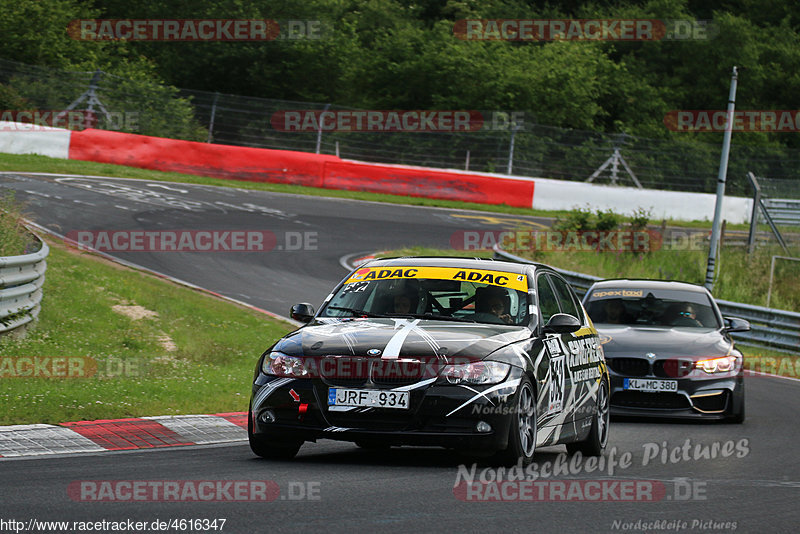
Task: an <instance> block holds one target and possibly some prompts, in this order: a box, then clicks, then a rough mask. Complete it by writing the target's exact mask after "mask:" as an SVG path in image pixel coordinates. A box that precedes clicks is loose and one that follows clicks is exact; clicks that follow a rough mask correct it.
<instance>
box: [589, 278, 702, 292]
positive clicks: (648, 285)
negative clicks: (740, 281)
mask: <svg viewBox="0 0 800 534" xmlns="http://www.w3.org/2000/svg"><path fill="white" fill-rule="evenodd" d="M600 287H614V288H620V289H626V288H635V289H672V290H680V291H694V292H696V293H708V291H707V290H706V288H704V287H703V286H699V285H696V284H689V283H687V282H675V281H669V280H648V279H628V278H620V279H615V280H601V281H600V282H595V283H594V285H592V289H595V288H600Z"/></svg>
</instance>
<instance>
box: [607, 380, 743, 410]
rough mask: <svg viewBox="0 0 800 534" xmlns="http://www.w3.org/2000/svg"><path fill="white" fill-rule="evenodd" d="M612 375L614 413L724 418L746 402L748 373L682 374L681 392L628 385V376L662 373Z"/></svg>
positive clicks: (679, 386)
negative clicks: (745, 381)
mask: <svg viewBox="0 0 800 534" xmlns="http://www.w3.org/2000/svg"><path fill="white" fill-rule="evenodd" d="M610 375H611V415H614V416H634V417H635V416H645V417H648V418H649V417H663V418H670V419H695V420H723V419H727V418H729V417H731V416H732V414H734V413H738V412H739V411H741V409H742V405H743V403H744V374H743V373H742V372H741V371H740V372H739V373H738V374H736V375H733V376H730V375H728V376H722V377H713V375H709V377H708V378H707V377H691V378H690V377H686V378H679V379H677V381H678V390H677V392H657V393H654V392H645V391H631V390H625V389H624V381H625V378H647V379H658V380H662V379H663V378H660V377H650V376H648V377H641V376H625V375H621V374H617V373H615V372H613V371H611V372H610Z"/></svg>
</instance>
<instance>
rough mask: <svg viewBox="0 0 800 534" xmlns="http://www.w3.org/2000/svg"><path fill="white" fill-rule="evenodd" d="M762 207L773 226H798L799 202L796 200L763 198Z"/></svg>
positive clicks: (799, 224) (799, 216)
mask: <svg viewBox="0 0 800 534" xmlns="http://www.w3.org/2000/svg"><path fill="white" fill-rule="evenodd" d="M764 207H765V208H767V211H769V214H770V216H771V217H772V220H773V221H775V224H783V225H787V226H788V225H792V226H800V200H798V199H796V198H765V199H764Z"/></svg>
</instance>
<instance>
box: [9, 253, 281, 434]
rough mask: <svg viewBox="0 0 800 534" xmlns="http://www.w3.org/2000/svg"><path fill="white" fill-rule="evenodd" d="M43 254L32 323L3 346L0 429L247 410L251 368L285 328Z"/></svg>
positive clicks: (106, 267)
mask: <svg viewBox="0 0 800 534" xmlns="http://www.w3.org/2000/svg"><path fill="white" fill-rule="evenodd" d="M48 244H49V245H50V247H51V252H50V256H49V257H48V260H47V262H48V268H47V281H46V283H45V286H44V300H43V303H42V311H41V314H40V318H39V321H38V324H37V325H36V326H35V328H33V329H31V330H30V331H29V332H28V333H27V335H26V336H25V337H24V338H22V339H17V338H14V337H11V336H5V337H0V381H1V382H2V384H3V388H2V390H0V405H2V406H3V410H2V412H0V425H9V424H24V423H59V422H65V421H76V420H94V419H109V418H123V417H137V416H146V415H176V414H197V413H218V412H231V411H245V410H247V404H248V400H249V394H250V383H251V379H252V376H253V369H254V366H255V363H256V359H257V358H258V356H259V355H260V354H261V353H262V352H263V351H264V350H265V349H266V348H267V347H269V345H271V344H272V343H273V342H274V341H275V340H277V339H278V338H279V337H281V336H282V335H284V334H285V333H286V332H287V331H289V330H291V329H292V326H291V325H289V324H287V323H283V322H281V321H277V320H273V319H271V318H268V317H266V316H264V315H263V314H260V313H258V312H255V311H253V310H249V309H246V308H243V307H240V306H236V305H234V304H231V303H228V302H224V301H221V300H219V299H216V298H213V297H211V296H209V295H206V294H204V293H201V292H197V291H194V290H191V289H188V288H185V287H183V286H179V285H177V284H173V283H171V282H168V281H165V280H162V279H159V278H156V277H153V276H150V275H148V274H145V273H142V272H139V271H135V270H131V269H128V268H125V267H121V266H119V265H117V264H114V263H111V262H107V261H105V260H101V259H98V258H97V257H94V256H91V255H88V254H85V253H82V252H78V251H76V250H74V249H69V248H67V247H65V246H63V245H62V244H60V243H58V242H53V241H52V240H48ZM115 307H117V308H116V310H115ZM137 316H139V318H134V317H137ZM25 358H28V360H25ZM57 358H66V359H68V361H67V362H66V363H64V364H61V363H59V361H58V360H56V359H57ZM34 362H36V363H38V368H37V366H36V363H34ZM30 372H35V373H36V374H37V375H38V376H35V377H32V376H27V377H25V376H18V375H19V374H25V373H30ZM53 372H56V373H58V374H62V375H67V376H65V377H62V378H54V377H47V376H43V375H46V374H48V373H53ZM70 375H72V376H70Z"/></svg>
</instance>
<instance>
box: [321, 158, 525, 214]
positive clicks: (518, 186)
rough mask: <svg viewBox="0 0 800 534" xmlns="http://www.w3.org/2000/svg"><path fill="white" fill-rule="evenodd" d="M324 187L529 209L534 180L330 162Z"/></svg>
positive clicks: (326, 167) (327, 166)
mask: <svg viewBox="0 0 800 534" xmlns="http://www.w3.org/2000/svg"><path fill="white" fill-rule="evenodd" d="M323 186H324V187H327V188H329V189H343V190H346V191H369V192H370V193H390V194H395V195H407V196H412V197H424V198H438V199H443V200H460V201H463V202H477V203H480V204H506V205H508V206H515V207H521V208H530V207H531V205H532V203H533V187H534V182H533V180H515V179H510V178H497V177H492V176H481V175H477V174H467V173H458V172H450V171H445V170H434V169H424V168H419V169H417V168H413V167H399V166H394V165H372V164H368V163H360V162H349V161H341V162H327V163H326V164H325V180H324V183H323Z"/></svg>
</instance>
